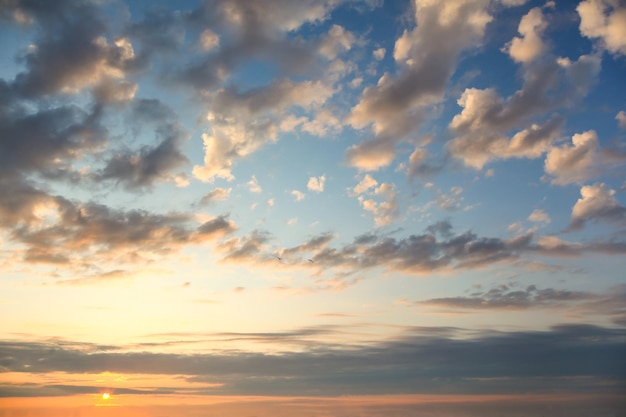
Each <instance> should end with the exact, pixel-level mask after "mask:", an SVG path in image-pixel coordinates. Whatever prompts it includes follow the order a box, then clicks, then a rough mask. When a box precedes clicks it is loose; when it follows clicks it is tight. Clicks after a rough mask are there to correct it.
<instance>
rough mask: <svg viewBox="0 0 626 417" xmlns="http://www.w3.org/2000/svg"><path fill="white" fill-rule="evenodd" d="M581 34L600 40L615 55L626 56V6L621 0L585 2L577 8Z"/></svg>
mask: <svg viewBox="0 0 626 417" xmlns="http://www.w3.org/2000/svg"><path fill="white" fill-rule="evenodd" d="M576 10H577V11H578V14H579V15H580V33H581V34H583V35H584V36H586V37H588V38H592V39H599V40H600V42H601V43H602V45H603V46H604V47H605V48H606V49H608V50H609V51H610V52H612V53H614V54H621V55H626V6H625V5H624V2H622V1H619V0H585V1H582V2H581V3H580V4H579V5H578V7H577V8H576Z"/></svg>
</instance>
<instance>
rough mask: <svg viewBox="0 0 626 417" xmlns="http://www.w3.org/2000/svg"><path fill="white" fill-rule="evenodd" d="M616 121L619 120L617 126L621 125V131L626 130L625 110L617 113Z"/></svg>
mask: <svg viewBox="0 0 626 417" xmlns="http://www.w3.org/2000/svg"><path fill="white" fill-rule="evenodd" d="M615 120H617V124H618V125H619V127H620V129H626V112H624V110H621V111H620V112H619V113H617V115H616V116H615Z"/></svg>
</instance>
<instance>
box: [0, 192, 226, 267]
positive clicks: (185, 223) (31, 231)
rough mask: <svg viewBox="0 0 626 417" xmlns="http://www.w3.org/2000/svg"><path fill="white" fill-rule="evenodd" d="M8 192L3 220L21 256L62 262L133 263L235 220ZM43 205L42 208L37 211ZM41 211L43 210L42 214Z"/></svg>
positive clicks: (0, 205)
mask: <svg viewBox="0 0 626 417" xmlns="http://www.w3.org/2000/svg"><path fill="white" fill-rule="evenodd" d="M3 190H5V191H6V192H11V193H12V194H11V198H7V199H2V200H0V213H6V214H7V216H6V217H3V220H5V222H4V223H3V226H4V227H5V228H6V229H7V231H8V232H9V235H8V236H9V237H10V238H11V240H12V241H14V242H19V243H21V244H23V245H25V251H24V260H26V261H30V262H39V263H42V262H43V263H53V264H54V263H68V262H69V261H71V260H72V259H76V258H77V257H84V256H85V255H89V258H90V260H89V261H86V260H85V262H81V263H78V264H80V265H92V266H95V265H97V264H98V263H99V262H100V261H112V260H113V259H116V258H117V260H118V262H129V263H133V262H136V261H139V260H141V256H140V255H138V253H139V252H143V253H152V254H155V253H156V254H161V255H164V254H167V253H172V252H176V251H178V250H179V249H180V248H181V247H183V246H185V245H189V244H200V243H202V242H205V241H208V240H214V239H216V238H218V237H220V236H223V235H224V234H228V233H231V232H232V231H234V230H235V229H236V225H235V224H234V223H233V222H231V221H227V220H226V219H225V218H224V217H217V218H216V219H214V220H212V221H208V222H206V223H204V224H202V225H198V224H197V223H196V221H195V220H194V218H193V216H192V215H190V214H187V213H168V214H157V213H150V212H147V211H144V210H120V209H115V208H111V207H108V206H105V205H102V204H97V203H93V202H89V203H78V202H75V201H70V200H67V199H65V198H64V197H61V196H52V195H50V194H48V193H46V192H44V191H41V190H39V189H37V188H34V187H32V186H29V185H28V184H22V185H21V186H20V187H19V188H15V187H13V188H10V187H4V188H3ZM41 207H43V208H45V213H44V214H39V213H38V212H37V210H38V208H41ZM46 216H49V217H48V218H47V217H46Z"/></svg>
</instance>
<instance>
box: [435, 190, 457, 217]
mask: <svg viewBox="0 0 626 417" xmlns="http://www.w3.org/2000/svg"><path fill="white" fill-rule="evenodd" d="M462 193H463V188H461V187H458V186H455V187H452V188H450V193H449V194H442V193H441V194H439V195H438V196H437V198H436V199H435V204H436V205H437V207H439V208H440V209H442V210H447V211H456V210H461V209H462V208H463V200H464V198H463V196H462V195H461V194H462Z"/></svg>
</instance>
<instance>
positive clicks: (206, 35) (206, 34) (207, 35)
mask: <svg viewBox="0 0 626 417" xmlns="http://www.w3.org/2000/svg"><path fill="white" fill-rule="evenodd" d="M219 44H220V37H219V35H218V34H217V33H215V32H213V31H212V30H211V29H205V30H203V31H202V33H201V34H200V45H201V46H202V49H204V50H205V51H210V50H212V49H215V48H217V47H218V46H219Z"/></svg>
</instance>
